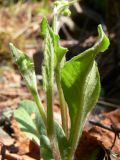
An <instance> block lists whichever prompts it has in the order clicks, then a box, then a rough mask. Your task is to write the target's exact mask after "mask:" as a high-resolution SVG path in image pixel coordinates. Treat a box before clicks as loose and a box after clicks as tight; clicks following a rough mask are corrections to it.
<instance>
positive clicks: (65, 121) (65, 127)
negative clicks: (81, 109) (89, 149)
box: [53, 8, 68, 137]
mask: <svg viewBox="0 0 120 160" xmlns="http://www.w3.org/2000/svg"><path fill="white" fill-rule="evenodd" d="M57 28H58V14H57V10H56V8H55V9H54V18H53V30H54V32H55V33H57V32H58V31H57ZM55 78H56V83H57V89H58V94H59V99H60V107H61V119H62V128H63V130H64V132H65V134H66V137H68V115H67V106H66V102H65V98H64V94H63V90H62V86H61V77H60V65H59V66H58V67H57V69H56V70H55Z"/></svg>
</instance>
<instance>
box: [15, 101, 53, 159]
mask: <svg viewBox="0 0 120 160" xmlns="http://www.w3.org/2000/svg"><path fill="white" fill-rule="evenodd" d="M14 116H15V119H16V120H17V122H18V123H19V126H20V129H21V130H22V131H23V132H24V133H25V134H26V135H27V136H28V138H30V139H31V140H33V141H34V142H35V143H36V144H37V145H39V146H40V151H41V155H42V157H43V158H44V160H52V159H53V156H52V150H51V148H50V147H51V146H50V141H49V139H48V137H47V133H46V127H45V125H44V123H43V121H42V119H41V116H40V114H39V111H38V109H37V107H36V104H35V103H34V102H33V101H30V100H23V101H21V102H20V104H19V108H18V109H17V110H15V111H14ZM46 153H47V154H46Z"/></svg>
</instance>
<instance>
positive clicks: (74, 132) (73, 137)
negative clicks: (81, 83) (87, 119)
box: [67, 87, 85, 160]
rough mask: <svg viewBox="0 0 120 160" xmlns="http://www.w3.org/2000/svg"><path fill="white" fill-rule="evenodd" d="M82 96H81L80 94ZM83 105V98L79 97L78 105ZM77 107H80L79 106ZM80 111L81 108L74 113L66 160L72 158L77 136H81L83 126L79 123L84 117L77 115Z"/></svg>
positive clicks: (77, 139)
mask: <svg viewBox="0 0 120 160" xmlns="http://www.w3.org/2000/svg"><path fill="white" fill-rule="evenodd" d="M81 90H82V91H81V93H84V90H85V89H84V87H83V88H82V89H81ZM82 97H83V96H82ZM83 105H84V98H83V99H81V104H80V106H83ZM79 108H82V107H79ZM80 112H81V113H82V112H83V110H82V109H79V112H78V113H77V115H76V119H75V126H74V129H73V130H72V131H71V134H70V139H69V141H70V151H69V153H68V159H67V160H71V159H73V158H74V157H73V156H74V154H75V150H76V147H77V145H78V141H79V136H81V134H82V129H83V128H82V127H81V126H83V125H82V124H80V122H81V123H84V122H83V121H82V119H84V118H83V117H81V116H79V115H82V114H80Z"/></svg>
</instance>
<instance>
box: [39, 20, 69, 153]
mask: <svg viewBox="0 0 120 160" xmlns="http://www.w3.org/2000/svg"><path fill="white" fill-rule="evenodd" d="M41 32H42V34H43V35H44V37H45V42H44V48H45V50H44V51H45V52H44V64H43V82H44V88H45V91H46V95H47V119H48V121H47V122H48V125H47V126H48V135H49V136H51V135H52V136H53V134H54V138H55V139H56V138H58V145H59V148H60V151H61V152H63V150H62V149H61V142H63V143H62V145H63V147H64V144H65V143H66V141H67V140H66V138H65V135H64V132H63V130H62V128H61V127H60V126H59V125H58V124H57V123H56V122H55V123H54V121H53V111H52V106H53V104H52V87H53V80H54V79H53V78H54V77H53V76H54V69H55V68H56V66H57V65H58V63H60V61H61V60H62V58H63V56H64V54H65V53H66V51H67V50H66V49H64V48H62V47H60V45H59V37H58V35H56V34H55V33H54V32H53V30H52V28H50V26H49V25H48V22H47V20H46V19H45V18H43V20H42V22H41ZM55 134H57V137H56V135H55ZM60 134H61V135H60ZM63 147H62V148H63ZM64 148H65V147H64ZM62 155H63V153H62Z"/></svg>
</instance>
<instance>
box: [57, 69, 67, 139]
mask: <svg viewBox="0 0 120 160" xmlns="http://www.w3.org/2000/svg"><path fill="white" fill-rule="evenodd" d="M55 74H56V75H55V76H56V83H57V88H58V94H59V99H60V107H61V119H62V127H63V130H64V132H65V134H66V137H68V115H67V105H66V102H65V98H64V94H63V90H62V86H61V78H60V69H58V70H56V72H55Z"/></svg>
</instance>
